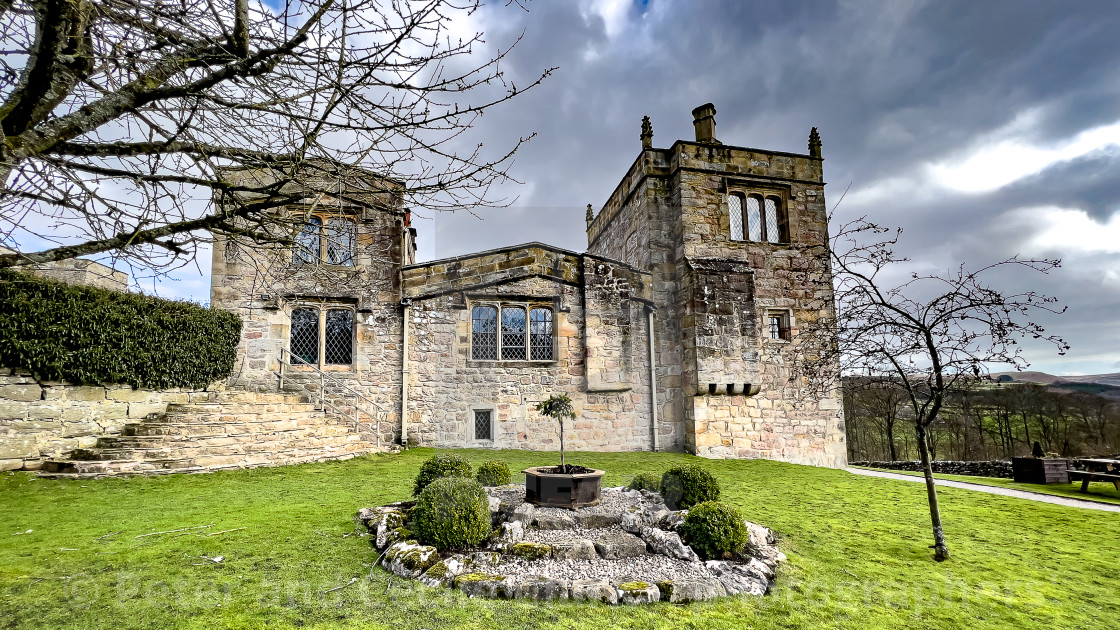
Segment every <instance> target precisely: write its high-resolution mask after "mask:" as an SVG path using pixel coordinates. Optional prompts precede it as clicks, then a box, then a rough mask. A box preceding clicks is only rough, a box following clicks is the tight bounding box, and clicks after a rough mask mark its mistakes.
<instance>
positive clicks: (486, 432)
mask: <svg viewBox="0 0 1120 630" xmlns="http://www.w3.org/2000/svg"><path fill="white" fill-rule="evenodd" d="M493 417H494V412H493V411H492V410H490V409H475V411H474V439H476V440H493V439H494V431H493V426H494V423H493Z"/></svg>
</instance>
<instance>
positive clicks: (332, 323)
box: [323, 309, 354, 365]
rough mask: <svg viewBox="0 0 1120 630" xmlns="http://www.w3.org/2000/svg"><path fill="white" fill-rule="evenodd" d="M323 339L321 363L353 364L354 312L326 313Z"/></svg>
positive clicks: (339, 310)
mask: <svg viewBox="0 0 1120 630" xmlns="http://www.w3.org/2000/svg"><path fill="white" fill-rule="evenodd" d="M326 328H327V329H326V331H325V334H324V339H323V363H325V364H327V365H350V364H351V363H353V362H354V311H351V310H349V309H331V310H329V311H327V327H326Z"/></svg>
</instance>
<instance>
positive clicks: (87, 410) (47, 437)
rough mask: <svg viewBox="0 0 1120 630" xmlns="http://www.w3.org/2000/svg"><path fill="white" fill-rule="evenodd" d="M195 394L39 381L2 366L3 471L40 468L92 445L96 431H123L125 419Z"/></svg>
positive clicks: (0, 445) (159, 409) (164, 408)
mask: <svg viewBox="0 0 1120 630" xmlns="http://www.w3.org/2000/svg"><path fill="white" fill-rule="evenodd" d="M192 395H195V396H197V395H198V394H197V392H196V391H195V390H189V389H171V390H167V391H151V390H143V389H132V388H131V387H129V386H128V385H111V384H104V385H72V384H70V383H64V382H59V381H40V380H38V379H36V378H35V377H33V376H31V373H30V372H28V371H26V370H20V369H12V368H0V470H20V469H23V470H38V469H39V468H41V467H42V462H43V460H44V459H47V458H49V457H58V456H60V455H62V454H63V453H66V452H68V451H71V450H73V449H75V448H88V447H90V446H93V445H94V443H95V442H96V441H97V436H99V435H105V434H113V433H120V431H121V429H122V427H124V425H125V423H128V422H137V421H139V420H140V419H141V418H143V417H144V416H146V415H148V414H152V413H163V412H165V411H167V405H168V403H187V402H190V401H191V399H192Z"/></svg>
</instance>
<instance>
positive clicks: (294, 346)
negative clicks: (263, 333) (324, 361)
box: [288, 308, 319, 365]
mask: <svg viewBox="0 0 1120 630" xmlns="http://www.w3.org/2000/svg"><path fill="white" fill-rule="evenodd" d="M288 351H289V352H291V353H292V356H293V357H296V361H295V363H297V364H299V363H306V364H307V365H319V311H318V310H317V309H311V308H297V309H293V310H292V329H291V335H290V337H289V348H288Z"/></svg>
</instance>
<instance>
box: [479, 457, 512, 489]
mask: <svg viewBox="0 0 1120 630" xmlns="http://www.w3.org/2000/svg"><path fill="white" fill-rule="evenodd" d="M475 479H477V480H478V483H480V484H482V485H484V486H504V485H506V484H507V483H509V480H510V474H509V466H507V465H506V463H505V462H502V461H498V460H496V459H490V460H487V461H484V462H482V463H481V464H479V466H478V472H477V473H475Z"/></svg>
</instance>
